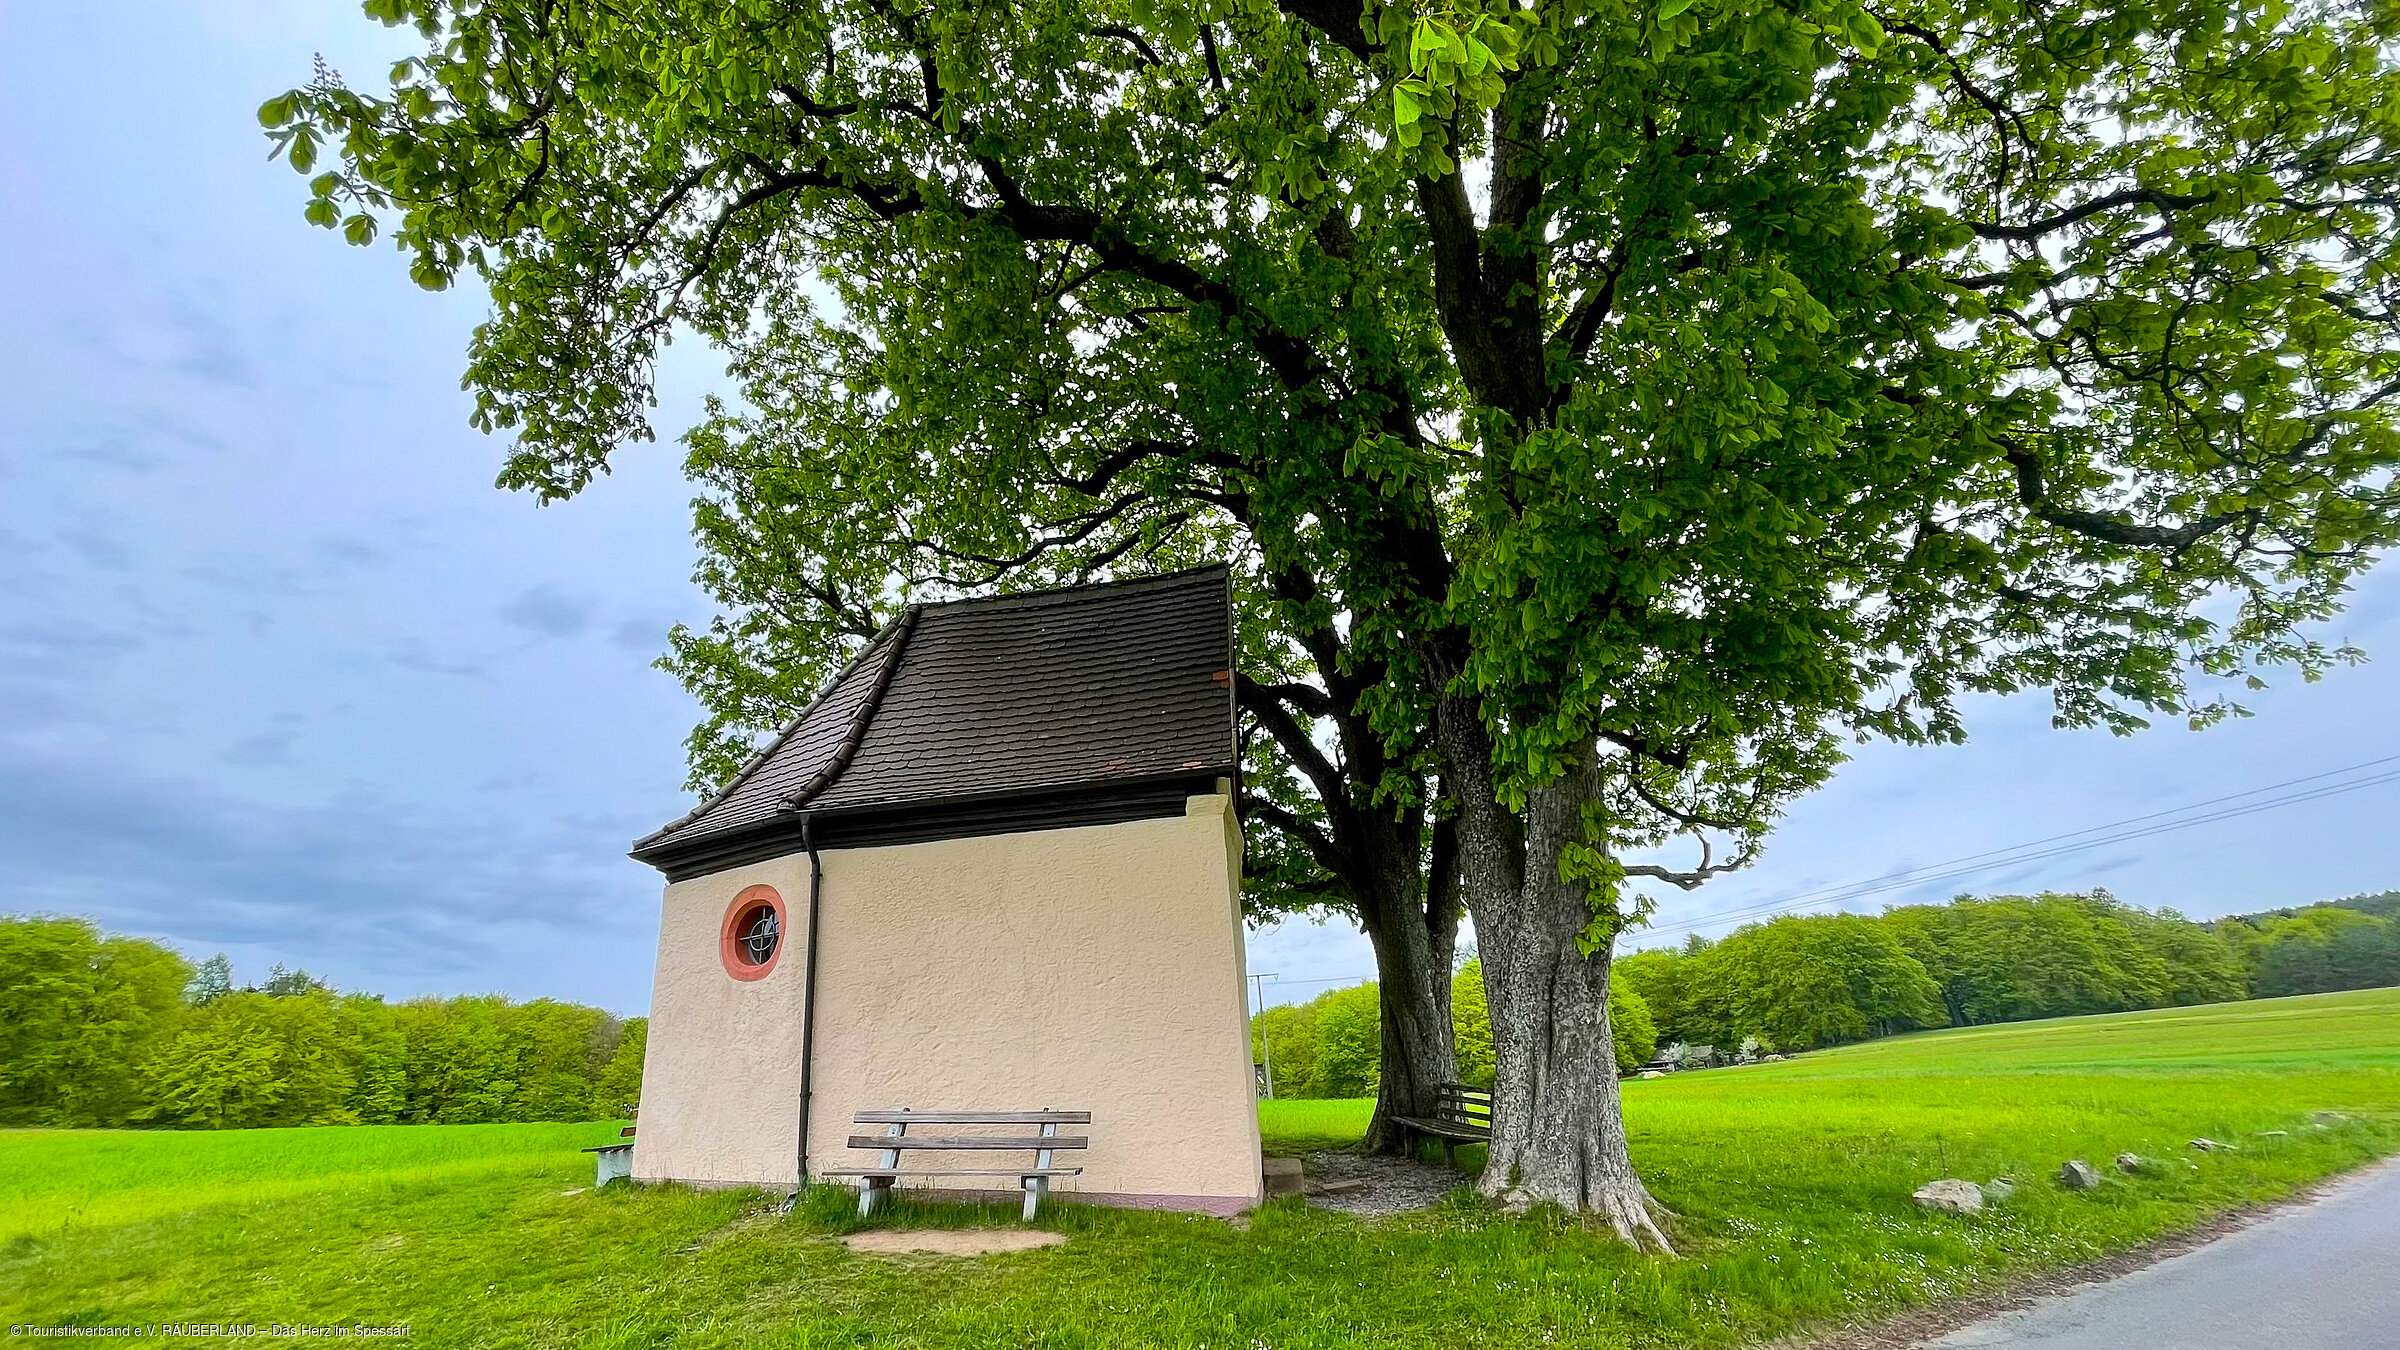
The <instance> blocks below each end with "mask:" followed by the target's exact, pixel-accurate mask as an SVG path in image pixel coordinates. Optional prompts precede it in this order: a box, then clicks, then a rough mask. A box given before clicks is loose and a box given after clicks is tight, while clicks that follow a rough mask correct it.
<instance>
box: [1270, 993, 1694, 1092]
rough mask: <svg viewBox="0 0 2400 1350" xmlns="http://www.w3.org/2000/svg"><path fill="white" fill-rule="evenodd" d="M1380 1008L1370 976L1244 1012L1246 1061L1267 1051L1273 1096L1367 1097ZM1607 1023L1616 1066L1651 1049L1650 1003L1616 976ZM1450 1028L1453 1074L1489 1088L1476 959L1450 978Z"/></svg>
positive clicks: (1486, 1018)
mask: <svg viewBox="0 0 2400 1350" xmlns="http://www.w3.org/2000/svg"><path fill="white" fill-rule="evenodd" d="M1381 1007H1382V993H1381V991H1380V990H1379V989H1377V987H1376V984H1375V982H1374V981H1372V980H1369V981H1367V982H1366V983H1364V984H1354V985H1351V986H1349V987H1348V988H1346V989H1331V990H1327V991H1326V992H1325V993H1322V994H1319V995H1317V996H1316V997H1315V998H1312V999H1310V1000H1309V1001H1307V1002H1306V1003H1289V1004H1283V1005H1280V1006H1277V1007H1273V1008H1267V1009H1265V1010H1263V1011H1261V1012H1260V1013H1258V1014H1257V1015H1256V1016H1254V1017H1252V1018H1251V1019H1250V1056H1251V1060H1252V1062H1254V1063H1256V1062H1260V1061H1261V1060H1262V1059H1266V1058H1268V1057H1271V1063H1272V1065H1273V1069H1274V1086H1275V1095H1276V1096H1278V1097H1372V1096H1374V1095H1375V1094H1376V1090H1377V1089H1378V1088H1379V1087H1380V1086H1381V1079H1382V1073H1383V1038H1382V1027H1381V1020H1380V1010H1381ZM1608 1026H1609V1032H1610V1034H1611V1035H1612V1036H1613V1037H1614V1038H1615V1042H1616V1047H1615V1048H1616V1059H1617V1068H1618V1070H1619V1071H1620V1072H1624V1071H1628V1070H1631V1069H1633V1068H1634V1067H1635V1066H1637V1065H1640V1064H1643V1063H1645V1062H1647V1061H1648V1060H1649V1059H1650V1057H1651V1056H1652V1055H1653V1054H1655V1053H1657V1050H1658V1031H1657V1028H1656V1027H1655V1026H1654V1025H1653V1024H1652V1020H1651V1016H1650V1008H1649V1005H1648V1004H1647V1003H1645V1002H1644V1001H1643V999H1642V996H1641V995H1640V994H1638V993H1636V992H1634V990H1633V987H1632V986H1631V985H1629V984H1627V983H1626V982H1625V980H1624V979H1623V978H1622V977H1618V978H1614V979H1612V980H1610V982H1609V989H1608ZM1450 1029H1451V1037H1452V1040H1453V1043H1454V1044H1455V1045H1456V1046H1457V1055H1458V1081H1459V1082H1461V1083H1465V1084H1467V1085H1469V1086H1471V1087H1490V1086H1491V1085H1492V1079H1493V1077H1494V1074H1495V1072H1496V1069H1497V1062H1498V1056H1497V1054H1496V1052H1495V1051H1494V1049H1493V1046H1492V1018H1491V1013H1490V1010H1489V1006H1488V1004H1487V1003H1486V1002H1485V999H1484V991H1483V962H1482V961H1481V960H1480V959H1470V960H1468V961H1467V962H1466V964H1465V965H1463V966H1461V967H1460V968H1459V971H1458V973H1457V974H1456V975H1454V976H1452V977H1451V980H1450Z"/></svg>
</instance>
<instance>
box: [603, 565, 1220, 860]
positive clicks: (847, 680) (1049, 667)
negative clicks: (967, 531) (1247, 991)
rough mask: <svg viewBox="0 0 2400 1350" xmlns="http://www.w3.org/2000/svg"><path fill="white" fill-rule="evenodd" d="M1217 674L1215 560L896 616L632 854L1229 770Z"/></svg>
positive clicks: (1217, 584) (930, 607)
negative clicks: (735, 770) (777, 822)
mask: <svg viewBox="0 0 2400 1350" xmlns="http://www.w3.org/2000/svg"><path fill="white" fill-rule="evenodd" d="M1232 669H1233V609H1232V592H1231V584H1230V576H1229V573H1228V572H1227V570H1226V569H1225V568H1224V567H1222V566H1216V567H1206V568H1200V569H1197V570H1195V571H1189V572H1177V573H1171V574H1168V575H1165V576H1159V577H1145V578H1141V579H1139V580H1134V581H1120V582H1107V583H1101V584H1097V585H1091V586H1079V587H1073V588H1070V589H1066V590H1056V591H1038V592H1033V593H1030V594H1024V595H1010V596H997V597H993V598H989V599H980V600H959V601H952V602H949V603H946V604H935V605H925V606H922V607H919V608H916V609H912V610H911V611H910V612H909V613H908V614H907V615H904V616H903V617H901V618H900V619H897V620H894V621H893V622H892V623H890V624H888V625H886V626H885V627H884V629H883V631H882V632H880V633H878V634H876V635H875V637H874V639H873V640H872V641H870V642H869V643H868V644H867V646H866V647H865V648H864V649H863V650H861V651H860V653H859V655H858V657H857V659H855V660H854V661H852V662H851V664H850V665H849V666H848V667H847V668H846V669H844V670H843V671H842V673H841V674H840V675H838V676H836V677H835V678H834V680H833V682H832V683H831V684H830V685H828V686H827V687H826V689H825V691H824V692H823V693H822V694H820V695H819V696H818V698H817V701H816V702H815V703H814V704H812V705H810V706H809V708H808V710H807V711H805V712H803V713H802V714H801V715H800V716H799V717H798V718H797V719H795V720H794V721H793V723H792V725H791V726H790V727H788V728H786V729H785V731H784V732H783V734H782V735H781V736H779V737H778V738H777V739H776V740H775V741H774V742H772V743H771V744H770V745H769V746H768V748H767V749H766V750H765V751H764V752H763V753H761V754H760V755H759V757H758V758H756V759H754V760H753V761H751V763H750V764H749V766H747V767H746V768H745V769H744V770H743V771H742V772H741V773H740V774H738V775H736V776H735V777H734V779H733V780H732V781H731V782H730V783H728V784H727V785H726V786H725V788H724V789H723V790H722V791H720V792H719V793H718V794H717V795H716V796H715V797H713V798H711V799H710V800H709V801H707V802H706V803H703V804H702V805H701V806H700V807H699V808H698V809H697V810H695V811H693V812H692V813H691V814H689V815H687V816H685V817H683V818H682V819H681V820H678V821H676V822H674V823H673V824H671V825H669V826H667V827H666V828H665V829H662V830H660V831H658V832H657V833H655V834H652V835H650V836H649V837H647V838H645V839H643V840H641V841H640V843H638V844H637V845H635V852H636V856H643V855H647V854H650V853H652V852H654V851H657V850H660V849H663V848H666V847H667V846H669V845H681V844H683V843H685V842H686V841H691V840H697V839H701V838H704V837H712V836H716V835H719V834H722V833H724V832H726V831H728V830H734V829H739V828H741V827H743V826H746V825H752V824H755V823H757V822H759V821H762V820H767V819H771V818H773V817H777V816H783V815H787V814H789V813H791V812H793V811H798V810H806V811H809V812H812V813H814V812H835V811H847V810H853V809H864V808H876V807H886V806H892V807H897V806H903V805H914V804H921V803H927V802H934V801H939V800H942V799H945V798H953V797H985V796H990V795H993V794H997V793H1009V792H1029V791H1042V790H1054V789H1061V788H1075V787H1087V786H1105V785H1106V784H1109V783H1111V782H1114V781H1130V780H1140V779H1153V778H1158V777H1161V776H1167V775H1176V774H1189V775H1205V774H1212V773H1213V774H1218V775H1230V774H1231V773H1232V772H1233V765H1234V758H1235V750H1234V710H1233V691H1232V688H1231V683H1232V682H1231V671H1232ZM879 693H880V697H878V694H879Z"/></svg>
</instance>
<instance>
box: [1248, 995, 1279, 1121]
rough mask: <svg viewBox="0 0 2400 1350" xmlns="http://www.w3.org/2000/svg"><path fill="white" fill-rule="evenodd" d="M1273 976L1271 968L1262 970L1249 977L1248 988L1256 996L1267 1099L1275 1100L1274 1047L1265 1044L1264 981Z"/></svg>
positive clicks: (1259, 1051) (1261, 1060)
mask: <svg viewBox="0 0 2400 1350" xmlns="http://www.w3.org/2000/svg"><path fill="white" fill-rule="evenodd" d="M1274 978H1275V972H1274V971H1271V970H1262V971H1259V972H1257V973H1256V974H1253V975H1252V976H1251V977H1250V988H1251V990H1252V992H1253V993H1254V994H1256V995H1257V998H1258V1054H1259V1061H1260V1063H1262V1064H1263V1065H1265V1067H1266V1073H1267V1100H1268V1101H1273V1100H1275V1048H1274V1047H1273V1046H1271V1045H1269V1044H1267V986H1266V981H1268V980H1271V979H1274Z"/></svg>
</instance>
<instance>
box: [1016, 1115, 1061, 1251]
mask: <svg viewBox="0 0 2400 1350" xmlns="http://www.w3.org/2000/svg"><path fill="white" fill-rule="evenodd" d="M1042 1109H1043V1110H1045V1111H1047V1110H1049V1109H1050V1108H1048V1107H1043V1108H1042ZM1057 1134H1058V1123H1057V1122H1056V1121H1046V1122H1044V1123H1043V1125H1042V1129H1041V1137H1042V1138H1044V1139H1050V1138H1054V1137H1055V1136H1056V1135H1057ZM1050 1156H1051V1155H1050V1150H1049V1149H1046V1148H1044V1149H1036V1150H1034V1154H1033V1165H1034V1166H1036V1167H1039V1168H1041V1169H1043V1170H1044V1171H1047V1170H1049V1167H1050ZM1018 1180H1020V1181H1022V1182H1023V1183H1024V1185H1025V1215H1024V1217H1023V1218H1022V1219H1020V1220H1018V1222H1020V1223H1032V1222H1033V1211H1034V1210H1035V1209H1037V1208H1038V1207H1040V1205H1041V1203H1042V1197H1043V1196H1044V1195H1047V1194H1048V1193H1049V1191H1050V1178H1048V1177H1020V1178H1018Z"/></svg>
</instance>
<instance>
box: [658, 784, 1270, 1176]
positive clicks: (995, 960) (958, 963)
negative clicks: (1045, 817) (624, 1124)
mask: <svg viewBox="0 0 2400 1350" xmlns="http://www.w3.org/2000/svg"><path fill="white" fill-rule="evenodd" d="M819 856H820V858H821V860H822V862H823V866H824V871H825V877H824V885H823V890H822V898H823V914H822V920H821V922H822V928H821V930H820V933H819V937H818V943H819V948H818V975H817V1017H818V1028H817V1034H816V1037H815V1045H814V1052H813V1053H814V1055H815V1059H816V1067H815V1072H814V1075H813V1081H812V1084H811V1092H812V1094H813V1097H814V1101H813V1104H812V1106H811V1110H810V1114H811V1129H810V1131H809V1135H810V1138H809V1163H810V1168H811V1170H812V1171H817V1170H821V1169H824V1168H829V1167H841V1166H855V1165H861V1164H871V1163H872V1162H873V1161H874V1155H872V1154H871V1153H863V1152H860V1151H856V1150H852V1149H850V1148H849V1147H847V1141H848V1138H849V1136H850V1135H851V1134H852V1133H853V1132H854V1130H855V1131H856V1132H859V1133H868V1134H872V1133H877V1132H878V1129H877V1128H868V1127H855V1126H853V1125H852V1124H851V1122H850V1118H851V1116H852V1114H853V1113H855V1112H857V1111H860V1110H865V1109H881V1108H889V1107H903V1106H904V1107H913V1108H917V1109H920V1110H1020V1109H1040V1108H1052V1109H1058V1110H1085V1111H1090V1112H1091V1113H1092V1124H1091V1125H1090V1127H1089V1128H1088V1130H1084V1129H1079V1128H1078V1127H1062V1133H1069V1134H1073V1133H1086V1134H1088V1135H1089V1137H1090V1139H1091V1142H1092V1146H1091V1148H1090V1149H1089V1150H1086V1151H1084V1152H1082V1153H1080V1154H1061V1155H1060V1156H1059V1159H1058V1161H1059V1163H1060V1164H1062V1165H1080V1166H1082V1167H1083V1168H1084V1169H1085V1170H1084V1174H1083V1175H1082V1176H1080V1177H1068V1178H1061V1179H1059V1180H1058V1181H1057V1182H1056V1183H1054V1191H1055V1192H1056V1193H1059V1194H1066V1195H1080V1196H1081V1197H1083V1198H1085V1199H1089V1200H1095V1201H1101V1202H1104V1203H1120V1204H1143V1205H1162V1206H1171V1207H1177V1208H1193V1209H1207V1210H1214V1211H1218V1212H1231V1211H1233V1210H1237V1209H1240V1208H1244V1207H1246V1206H1248V1205H1251V1204H1254V1203H1256V1201H1257V1200H1258V1196H1259V1147H1258V1116H1257V1109H1256V1102H1255V1096H1254V1088H1253V1080H1252V1076H1251V1068H1250V1038H1249V1021H1248V1015H1247V1011H1248V1010H1247V1004H1246V1002H1245V1000H1244V988H1243V971H1242V937H1241V915H1240V898H1239V895H1238V888H1237V879H1238V876H1239V870H1240V863H1241V837H1240V834H1239V832H1238V827H1237V826H1236V825H1235V823H1234V819H1233V812H1232V804H1231V801H1230V799H1229V798H1228V797H1226V796H1223V795H1209V796H1195V797H1192V798H1190V799H1188V801H1187V802H1186V804H1185V814H1183V815H1181V816H1175V817H1165V818H1160V819H1153V820H1142V821H1132V822H1128V823H1125V824H1121V825H1101V826H1091V827H1086V828H1079V829H1067V830H1040V831H1033V832H1028V833H1023V834H1009V835H994V836H985V837H981V838H971V839H952V840H941V841H937V842H934V843H926V844H908V845H902V846H898V847H891V848H872V849H842V850H827V851H823V852H821V853H820V855H819ZM808 881H809V878H808V857H807V855H806V854H805V853H799V854H794V855H791V856H789V857H785V858H778V859H776V860H774V861H771V862H765V863H756V864H752V865H749V866H745V867H738V868H732V869H728V870H726V871H723V872H718V873H714V874H712V875H709V876H706V877H697V878H693V879H691V880H688V881H681V882H677V883H675V884H673V885H670V886H669V887H667V893H666V905H665V912H664V918H663V922H662V923H661V925H660V935H659V957H658V976H657V985H656V988H655V991H654V993H653V995H652V1000H651V1013H650V1039H649V1048H648V1056H647V1059H646V1061H645V1063H644V1066H643V1086H642V1112H641V1128H640V1130H639V1132H638V1133H637V1135H636V1136H635V1141H634V1156H633V1172H634V1176H635V1178H636V1179H639V1180H678V1181H690V1182H698V1183H704V1184H763V1185H789V1184H791V1182H792V1179H793V1177H794V1176H795V1175H796V1173H797V1166H798V1158H797V1154H798V1149H797V1142H798V1140H797V1120H798V1108H799V1094H800V1053H801V1040H802V1034H801V1033H802V1013H801V1008H802V1001H803V993H804V990H803V981H804V978H805V974H806V970H807V959H806V958H807V953H806V949H805V944H806V939H807V923H808V913H807V910H808ZM754 885H767V886H772V887H774V888H775V890H776V891H777V892H778V893H779V894H780V895H781V896H782V897H783V900H784V904H785V911H786V914H787V923H788V928H787V932H786V937H785V947H784V950H783V951H782V953H781V954H780V956H779V957H778V960H777V962H776V966H775V969H774V970H773V972H772V973H770V974H769V975H767V976H766V977H765V978H764V979H760V980H756V981H751V982H747V983H745V982H742V981H737V980H734V979H732V978H730V977H728V976H727V975H726V974H725V971H724V968H723V966H722V964H721V963H720V960H719V956H718V944H719V933H720V930H721V928H722V925H723V923H724V919H725V911H726V908H727V906H728V905H730V904H731V903H732V901H733V898H734V896H735V895H736V894H738V893H739V892H741V891H742V890H743V889H744V888H746V887H749V886H754ZM1017 1158H1018V1155H1015V1154H1000V1155H994V1154H989V1153H984V1154H933V1153H912V1154H910V1155H908V1162H909V1164H910V1165H918V1164H923V1165H942V1164H950V1165H959V1166H971V1167H972V1166H994V1165H1014V1163H1015V1162H1016V1161H1017ZM931 1184H933V1185H935V1186H939V1187H942V1188H944V1189H968V1188H972V1187H974V1186H976V1185H978V1184H981V1185H987V1186H988V1185H989V1184H990V1182H989V1180H988V1179H984V1178H957V1179H952V1180H949V1181H947V1182H944V1181H935V1182H933V1183H931ZM1000 1184H1001V1185H1002V1186H1003V1187H1007V1188H1011V1189H1013V1186H1012V1184H1011V1183H1009V1182H1007V1181H1006V1180H1005V1179H1004V1180H1002V1181H1001V1183H1000Z"/></svg>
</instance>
